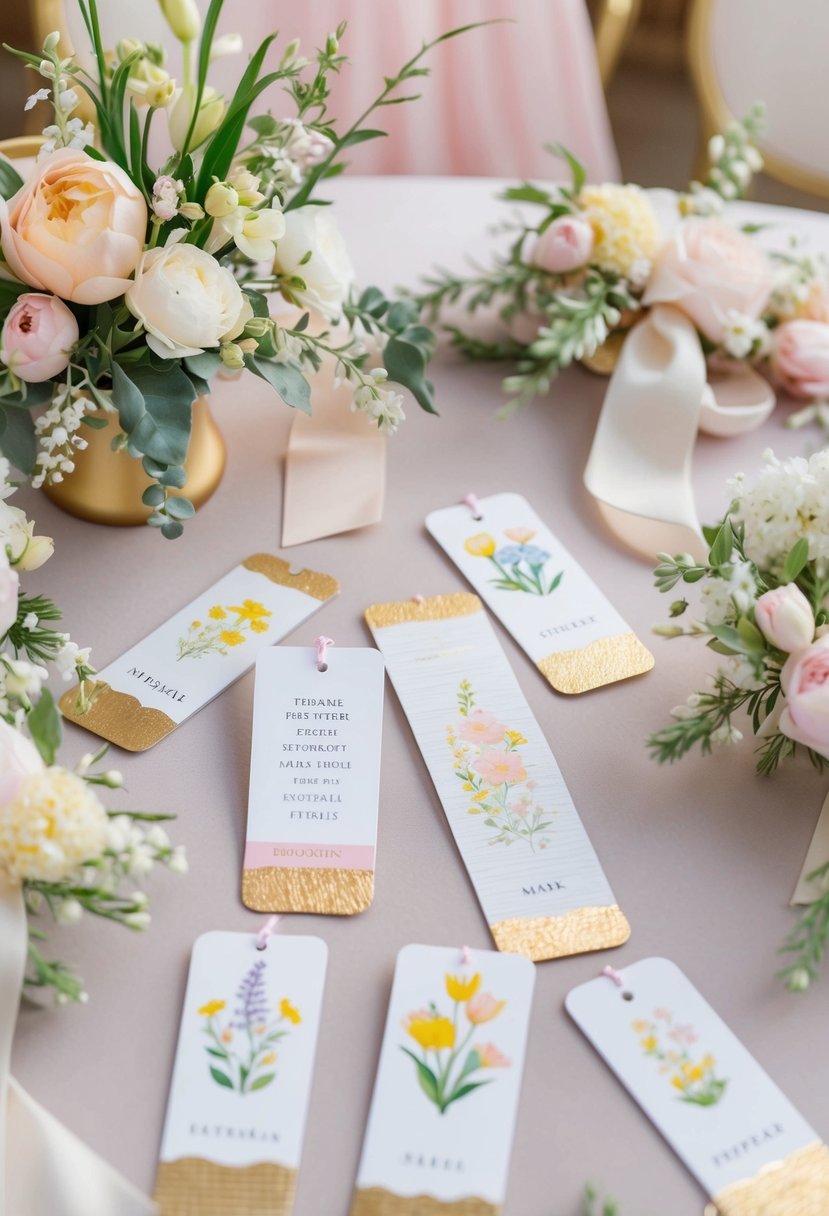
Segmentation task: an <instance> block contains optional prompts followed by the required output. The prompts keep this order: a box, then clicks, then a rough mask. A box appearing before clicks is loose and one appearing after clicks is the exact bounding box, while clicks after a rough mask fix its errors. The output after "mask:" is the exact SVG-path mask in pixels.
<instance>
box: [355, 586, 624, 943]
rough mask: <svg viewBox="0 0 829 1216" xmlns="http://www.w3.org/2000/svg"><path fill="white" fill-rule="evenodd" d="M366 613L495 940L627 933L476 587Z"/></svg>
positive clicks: (617, 938) (615, 938) (616, 938)
mask: <svg viewBox="0 0 829 1216" xmlns="http://www.w3.org/2000/svg"><path fill="white" fill-rule="evenodd" d="M366 621H367V622H368V625H369V627H370V629H371V631H372V633H373V634H374V637H375V640H376V642H377V645H378V646H379V648H380V650H381V651H382V652H383V656H384V658H385V660H386V668H387V670H388V673H389V677H390V679H391V681H392V683H393V685H394V688H395V691H396V693H397V695H398V697H399V699H400V702H401V704H402V706H403V709H404V710H405V712H406V716H407V717H408V719H409V724H410V725H411V728H412V730H413V732H414V736H415V739H416V740H417V744H418V746H419V748H420V750H421V753H422V754H423V758H424V760H425V761H426V765H427V767H428V769H429V773H430V775H431V777H432V780H433V782H434V784H435V789H436V790H437V793H438V796H439V798H440V800H441V803H442V804H443V809H444V811H445V813H446V817H447V819H448V821H449V825H450V827H451V829H452V833H453V835H454V837H455V840H456V842H457V845H458V849H459V850H460V853H461V856H462V858H463V860H464V863H465V865H466V868H467V871H468V874H469V877H470V879H471V881H472V884H473V886H474V888H475V891H476V894H477V896H478V899H479V901H480V904H481V907H482V909H483V912H484V915H485V916H486V919H487V923H488V925H489V928H490V932H491V933H492V936H493V938H494V939H495V943H496V945H497V946H498V948H499V950H508V951H512V952H514V953H517V954H523V955H526V956H527V957H528V958H530V959H533V960H535V961H540V960H542V959H552V958H562V957H564V956H565V955H569V954H581V953H583V952H585V951H588V950H604V949H607V948H608V947H611V946H618V945H620V944H621V943H622V942H624V941H626V940H627V938H628V937H629V936H630V927H629V925H628V922H627V920H626V918H625V916H624V914H623V912H622V911H621V909H620V908H619V905H618V904H617V902H616V899H615V897H614V895H613V892H612V891H611V889H610V885H609V883H608V881H607V878H606V877H605V874H604V871H603V870H602V867H601V864H600V863H599V859H598V857H597V856H596V853H595V851H594V849H593V846H592V844H591V842H590V839H589V837H588V835H587V832H586V831H585V829H584V825H583V824H582V822H581V819H580V818H579V815H578V812H577V810H576V808H575V806H574V804H573V800H572V798H571V796H570V793H569V790H568V789H567V786H566V784H565V782H564V778H563V777H562V775H561V771H560V770H559V767H558V764H557V763H556V760H555V757H554V756H553V753H552V751H551V750H550V747H549V745H548V743H547V741H546V739H545V738H544V735H543V733H542V731H541V728H540V726H539V725H538V722H537V721H536V719H535V718H534V716H533V713H532V711H531V709H530V707H529V705H528V704H527V701H526V699H525V698H524V695H523V693H522V692H521V689H520V687H519V685H518V682H517V680H516V678H515V675H514V674H513V671H512V668H511V667H510V665H509V662H508V661H507V658H506V655H505V654H504V652H503V650H502V649H501V646H500V644H499V642H498V639H497V638H496V636H495V633H494V631H493V629H492V626H491V625H490V623H489V621H488V619H487V617H486V614H485V613H484V611H483V607H482V605H481V601H480V600H479V599H478V598H477V596H474V595H466V594H459V595H442V596H435V597H433V598H431V599H426V600H422V601H420V602H415V601H411V600H409V601H404V602H400V603H389V604H374V605H373V606H372V607H371V608H369V609H368V611H367V612H366Z"/></svg>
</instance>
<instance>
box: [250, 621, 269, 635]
mask: <svg viewBox="0 0 829 1216" xmlns="http://www.w3.org/2000/svg"><path fill="white" fill-rule="evenodd" d="M250 627H251V629H252V630H253V632H254V633H267V631H268V630H269V629H270V625H269V624H268V622H267V621H251V623H250Z"/></svg>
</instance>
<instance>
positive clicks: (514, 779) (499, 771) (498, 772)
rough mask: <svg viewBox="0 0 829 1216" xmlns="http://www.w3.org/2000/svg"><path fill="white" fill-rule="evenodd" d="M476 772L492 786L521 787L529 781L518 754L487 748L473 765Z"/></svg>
mask: <svg viewBox="0 0 829 1216" xmlns="http://www.w3.org/2000/svg"><path fill="white" fill-rule="evenodd" d="M472 767H473V768H474V769H475V772H476V773H478V774H479V775H480V776H481V777H483V779H484V781H488V782H489V784H490V785H503V784H504V783H505V782H506V783H507V784H509V785H520V784H521V782H522V781H526V780H527V770H526V769H525V768H524V763H523V761H522V759H521V757H520V756H519V754H518V752H502V751H498V750H497V749H496V748H492V747H491V748H487V750H486V751H485V752H481V754H480V756H479V757H478V759H477V760H476V761H475V763H474V764H473V765H472Z"/></svg>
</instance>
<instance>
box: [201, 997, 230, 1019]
mask: <svg viewBox="0 0 829 1216" xmlns="http://www.w3.org/2000/svg"><path fill="white" fill-rule="evenodd" d="M224 1007H225V1002H224V1001H208V1002H207V1004H206V1005H202V1007H201V1009H200V1010H199V1013H200V1014H201V1016H202V1017H203V1018H212V1017H213V1016H214V1015H215V1014H217V1013H221V1012H222V1010H223V1009H224Z"/></svg>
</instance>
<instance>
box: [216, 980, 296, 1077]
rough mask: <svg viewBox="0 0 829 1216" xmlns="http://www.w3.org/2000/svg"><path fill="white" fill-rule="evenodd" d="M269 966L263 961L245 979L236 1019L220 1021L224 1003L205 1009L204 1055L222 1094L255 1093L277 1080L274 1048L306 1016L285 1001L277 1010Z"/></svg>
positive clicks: (219, 1002) (285, 999)
mask: <svg viewBox="0 0 829 1216" xmlns="http://www.w3.org/2000/svg"><path fill="white" fill-rule="evenodd" d="M266 966H267V964H266V962H265V960H264V959H259V961H258V962H256V963H254V964H253V966H252V967H251V968H250V970H249V971H248V972H247V974H246V975H245V977H244V978H243V980H242V982H241V984H240V985H239V988H238V989H237V992H236V1001H237V1004H236V1007H235V1009H234V1010H233V1013H232V1016H230V1017H229V1018H224V1019H223V1018H222V1017H221V1015H222V1014H223V1013H224V1012H225V1010H226V1008H227V1002H226V1001H223V1000H211V1001H208V1002H207V1003H206V1004H205V1005H202V1006H201V1007H200V1009H199V1010H198V1015H199V1017H200V1018H202V1019H203V1021H204V1024H203V1027H202V1028H203V1030H204V1033H205V1035H206V1036H207V1042H206V1043H205V1048H204V1049H205V1051H206V1052H207V1054H208V1056H210V1060H211V1062H210V1075H211V1077H212V1078H213V1080H214V1081H215V1082H216V1084H217V1085H220V1086H221V1087H222V1088H223V1089H232V1090H234V1091H235V1092H236V1093H237V1094H252V1093H256V1092H257V1091H258V1090H260V1089H264V1088H265V1087H266V1086H267V1085H270V1084H271V1082H272V1081H274V1080H275V1079H276V1063H277V1060H278V1053H277V1051H276V1046H277V1044H278V1043H280V1042H281V1041H282V1039H284V1038H286V1036H287V1035H289V1034H290V1032H291V1030H292V1029H293V1027H294V1026H298V1025H299V1023H300V1022H301V1021H302V1015H301V1014H300V1012H299V1010H298V1009H297V1008H296V1006H294V1005H293V1004H292V1003H291V1001H289V1000H288V998H287V997H283V998H282V999H281V1000H280V1002H279V1004H278V1006H277V1007H276V1008H275V1009H274V1008H272V1006H271V1002H270V1000H269V999H268V994H267V990H266V987H265V969H266Z"/></svg>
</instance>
